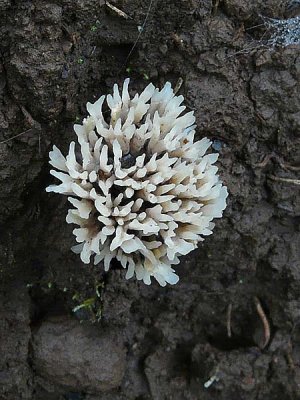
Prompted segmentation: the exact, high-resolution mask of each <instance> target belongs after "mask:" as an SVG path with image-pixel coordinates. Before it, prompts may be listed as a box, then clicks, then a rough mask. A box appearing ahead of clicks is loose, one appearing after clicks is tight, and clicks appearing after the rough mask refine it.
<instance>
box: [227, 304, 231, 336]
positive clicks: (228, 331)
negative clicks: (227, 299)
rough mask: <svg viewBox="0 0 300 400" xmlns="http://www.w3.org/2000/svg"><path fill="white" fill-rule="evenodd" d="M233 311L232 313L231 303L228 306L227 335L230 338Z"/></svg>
mask: <svg viewBox="0 0 300 400" xmlns="http://www.w3.org/2000/svg"><path fill="white" fill-rule="evenodd" d="M231 313H232V303H230V304H229V305H228V307H227V318H226V327H227V336H228V337H229V338H231Z"/></svg>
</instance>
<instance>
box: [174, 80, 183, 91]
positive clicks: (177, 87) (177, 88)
mask: <svg viewBox="0 0 300 400" xmlns="http://www.w3.org/2000/svg"><path fill="white" fill-rule="evenodd" d="M182 84H183V79H182V78H181V77H180V78H178V81H177V83H176V85H175V88H174V90H173V92H174V94H177V93H178V92H179V90H180V88H181V86H182Z"/></svg>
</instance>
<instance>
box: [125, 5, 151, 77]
mask: <svg viewBox="0 0 300 400" xmlns="http://www.w3.org/2000/svg"><path fill="white" fill-rule="evenodd" d="M153 1H154V0H150V3H149V7H148V10H147V13H146V16H145V19H144V22H143V24H142V26H141V28H140V29H139V33H138V35H137V38H136V40H135V42H134V43H133V45H132V47H131V49H130V51H129V53H128V55H127V57H126V59H125V62H124V64H123V65H122V67H121V68H120V70H119V72H121V71H122V69H123V68H124V67H125V65H126V64H127V61H128V60H129V58H130V56H131V54H132V53H133V50H134V49H135V48H136V45H137V44H138V41H139V40H140V37H141V35H142V33H143V32H144V29H145V26H146V23H147V20H148V17H149V14H150V11H151V8H152V4H153Z"/></svg>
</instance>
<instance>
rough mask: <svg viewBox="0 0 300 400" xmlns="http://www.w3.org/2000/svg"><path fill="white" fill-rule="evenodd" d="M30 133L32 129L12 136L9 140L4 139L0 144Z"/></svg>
mask: <svg viewBox="0 0 300 400" xmlns="http://www.w3.org/2000/svg"><path fill="white" fill-rule="evenodd" d="M30 131H32V128H30V129H27V131H24V132H21V133H18V134H17V135H15V136H12V137H10V138H8V139H6V140H2V142H0V144H3V143H7V142H10V141H11V140H13V139H15V138H17V137H18V136H22V135H25V134H26V133H28V132H30Z"/></svg>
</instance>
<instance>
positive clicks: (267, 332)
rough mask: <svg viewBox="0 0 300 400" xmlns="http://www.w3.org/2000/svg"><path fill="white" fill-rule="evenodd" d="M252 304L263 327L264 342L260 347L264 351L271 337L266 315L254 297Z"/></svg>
mask: <svg viewBox="0 0 300 400" xmlns="http://www.w3.org/2000/svg"><path fill="white" fill-rule="evenodd" d="M254 303H255V307H256V311H257V314H258V315H259V317H260V319H261V322H262V324H263V327H264V335H265V340H264V342H263V343H262V345H261V346H260V347H261V348H262V349H264V348H265V347H266V346H267V344H268V343H269V341H270V337H271V330H270V324H269V322H268V319H267V317H266V314H265V312H264V310H263V308H262V305H261V303H260V301H259V299H258V297H256V296H255V297H254Z"/></svg>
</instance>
